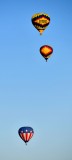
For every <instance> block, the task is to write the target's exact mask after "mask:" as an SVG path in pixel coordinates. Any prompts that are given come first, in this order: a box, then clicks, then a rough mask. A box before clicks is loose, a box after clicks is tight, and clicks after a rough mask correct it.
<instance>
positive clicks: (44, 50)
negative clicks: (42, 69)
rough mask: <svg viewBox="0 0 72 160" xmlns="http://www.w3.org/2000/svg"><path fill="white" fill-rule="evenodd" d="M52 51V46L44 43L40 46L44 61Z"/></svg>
mask: <svg viewBox="0 0 72 160" xmlns="http://www.w3.org/2000/svg"><path fill="white" fill-rule="evenodd" d="M52 52H53V49H52V47H50V46H48V45H44V46H42V47H41V48H40V53H41V55H42V56H43V57H44V58H45V59H46V61H47V59H48V58H49V57H50V56H51V55H52Z"/></svg>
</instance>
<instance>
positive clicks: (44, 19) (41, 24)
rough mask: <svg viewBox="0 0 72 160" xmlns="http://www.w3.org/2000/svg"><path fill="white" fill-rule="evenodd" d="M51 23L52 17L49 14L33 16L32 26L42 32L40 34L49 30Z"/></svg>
mask: <svg viewBox="0 0 72 160" xmlns="http://www.w3.org/2000/svg"><path fill="white" fill-rule="evenodd" d="M49 23H50V17H49V16H48V14H45V13H36V14H34V15H33V16H32V24H33V25H34V27H35V28H36V29H37V30H38V31H39V32H40V34H42V33H43V31H44V30H45V29H46V28H47V26H48V25H49Z"/></svg>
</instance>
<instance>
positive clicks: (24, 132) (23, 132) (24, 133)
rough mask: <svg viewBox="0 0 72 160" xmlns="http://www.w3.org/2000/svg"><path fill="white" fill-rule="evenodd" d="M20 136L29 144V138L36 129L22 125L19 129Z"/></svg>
mask: <svg viewBox="0 0 72 160" xmlns="http://www.w3.org/2000/svg"><path fill="white" fill-rule="evenodd" d="M18 134H19V136H20V138H21V139H22V140H23V141H24V142H25V143H26V144H27V142H29V140H30V139H31V138H32V137H33V134H34V130H33V128H31V127H21V128H20V129H19V130H18Z"/></svg>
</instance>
